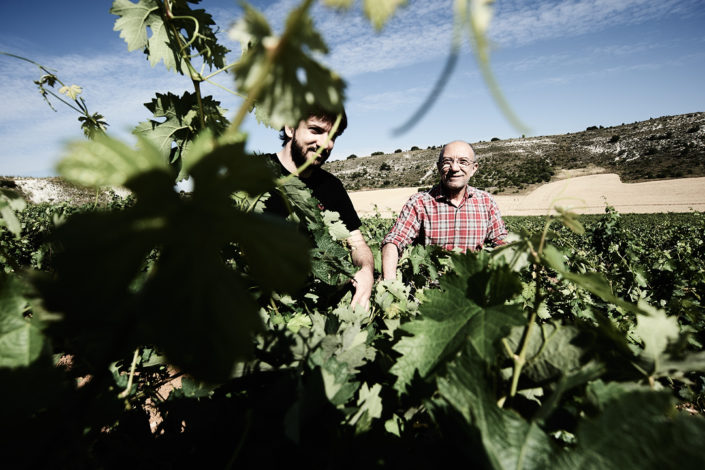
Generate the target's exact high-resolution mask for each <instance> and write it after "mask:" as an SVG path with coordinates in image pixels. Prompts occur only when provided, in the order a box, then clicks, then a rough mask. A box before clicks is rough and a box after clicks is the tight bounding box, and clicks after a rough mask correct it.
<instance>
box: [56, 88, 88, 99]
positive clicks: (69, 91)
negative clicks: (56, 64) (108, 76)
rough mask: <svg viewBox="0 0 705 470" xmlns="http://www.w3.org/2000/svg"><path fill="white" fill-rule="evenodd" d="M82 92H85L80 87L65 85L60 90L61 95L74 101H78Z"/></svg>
mask: <svg viewBox="0 0 705 470" xmlns="http://www.w3.org/2000/svg"><path fill="white" fill-rule="evenodd" d="M82 91H83V89H82V88H81V87H80V86H78V85H71V86H66V85H64V86H62V87H61V88H59V93H61V94H62V95H66V96H68V97H69V98H71V99H72V100H76V98H77V97H78V95H80V94H81V92H82Z"/></svg>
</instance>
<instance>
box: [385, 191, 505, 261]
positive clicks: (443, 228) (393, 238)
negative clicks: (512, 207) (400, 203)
mask: <svg viewBox="0 0 705 470" xmlns="http://www.w3.org/2000/svg"><path fill="white" fill-rule="evenodd" d="M506 235H507V229H506V227H505V226H504V222H503V221H502V216H501V214H500V213H499V207H498V206H497V203H496V202H495V200H494V199H493V198H492V196H491V195H490V193H488V192H485V191H480V190H479V189H476V188H473V187H472V186H467V190H466V191H465V198H464V199H463V201H462V202H461V203H460V205H459V206H458V207H455V206H454V205H453V204H452V203H451V202H450V199H448V197H447V196H446V195H445V194H444V192H443V190H442V188H441V186H440V185H436V186H434V187H433V188H432V189H431V190H430V191H427V192H422V193H416V194H414V195H413V196H411V198H409V200H408V201H407V203H406V204H405V205H404V207H403V208H402V210H401V213H400V214H399V217H398V218H397V221H396V223H395V224H394V227H392V230H391V231H390V232H389V234H388V235H387V236H386V237H384V241H383V242H382V245H385V244H387V243H393V244H394V245H396V246H397V249H398V250H399V253H401V252H402V251H403V250H404V248H406V246H407V245H409V243H412V242H417V243H422V244H424V245H439V246H442V247H443V248H445V249H446V250H452V249H453V248H460V249H461V250H462V251H466V250H471V251H476V250H479V249H481V248H482V246H483V245H484V244H485V243H488V244H490V245H494V246H496V245H502V244H504V242H503V239H504V237H505V236H506Z"/></svg>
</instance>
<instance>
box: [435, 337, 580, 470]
mask: <svg viewBox="0 0 705 470" xmlns="http://www.w3.org/2000/svg"><path fill="white" fill-rule="evenodd" d="M484 370H485V366H484V364H483V363H482V361H481V360H480V359H479V357H478V355H477V351H476V350H475V349H474V348H473V347H472V345H471V344H469V343H468V344H467V346H466V348H465V349H464V350H463V354H462V355H461V356H460V357H459V358H458V359H456V360H455V361H453V362H452V363H450V364H449V365H448V371H447V373H446V374H445V375H444V376H442V377H439V378H438V379H437V383H438V391H439V393H440V394H441V396H442V397H443V398H444V399H445V400H447V401H448V403H450V404H451V405H452V406H453V408H455V409H456V410H457V411H458V412H459V413H460V415H461V416H462V417H463V418H464V419H465V421H466V422H467V424H468V425H470V426H472V427H473V428H475V429H476V430H477V431H479V433H478V434H479V436H480V437H479V438H480V439H481V441H482V445H483V447H484V450H485V454H486V456H487V459H488V461H489V462H490V464H491V467H492V468H536V469H538V468H547V465H546V464H547V463H548V461H549V459H550V457H551V456H552V454H553V453H554V452H555V449H554V447H553V445H552V444H551V441H550V438H549V437H548V435H546V433H545V432H544V431H543V430H542V429H541V428H540V427H539V426H538V425H537V424H536V423H533V422H531V423H530V422H527V421H525V420H524V419H522V418H521V416H519V415H518V414H515V413H513V412H511V411H508V410H503V409H501V408H499V407H498V406H497V404H496V403H495V400H494V397H493V396H491V391H492V388H493V387H492V382H491V381H490V380H489V379H488V378H487V377H486V376H485V373H484ZM576 468H577V467H576Z"/></svg>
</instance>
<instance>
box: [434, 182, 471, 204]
mask: <svg viewBox="0 0 705 470" xmlns="http://www.w3.org/2000/svg"><path fill="white" fill-rule="evenodd" d="M474 189H475V188H473V187H472V186H470V185H466V186H465V197H464V200H467V199H468V198H471V197H472V196H473V195H474V194H475V191H474ZM429 194H430V195H431V196H432V197H433V198H434V199H435V200H437V201H447V200H448V194H447V193H446V191H445V188H444V187H443V185H442V184H440V183H439V184H437V185H435V186H434V187H433V188H431V190H430V191H429Z"/></svg>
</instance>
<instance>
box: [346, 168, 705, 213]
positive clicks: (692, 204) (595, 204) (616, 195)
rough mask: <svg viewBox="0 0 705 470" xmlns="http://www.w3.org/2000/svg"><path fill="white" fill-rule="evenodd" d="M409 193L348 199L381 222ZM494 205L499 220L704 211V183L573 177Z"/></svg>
mask: <svg viewBox="0 0 705 470" xmlns="http://www.w3.org/2000/svg"><path fill="white" fill-rule="evenodd" d="M578 174H579V173H578ZM564 176H569V175H564ZM415 192H416V188H396V189H380V190H374V191H357V192H351V193H350V198H351V199H352V201H353V205H354V206H355V209H357V212H358V214H360V215H361V216H369V215H373V214H374V212H375V206H377V208H378V210H379V212H380V213H381V214H382V215H383V216H386V217H396V215H397V214H398V213H399V210H400V209H401V207H402V206H403V205H404V203H405V202H406V200H407V199H408V198H409V196H411V195H412V194H414V193H415ZM495 199H496V201H497V204H499V208H500V211H501V212H502V215H546V214H548V213H549V211H550V210H551V207H552V206H560V207H564V208H570V209H572V210H573V211H574V212H577V213H581V214H597V213H602V212H604V210H605V205H606V204H610V205H612V206H614V208H615V209H617V211H618V212H622V213H652V212H690V211H705V178H683V179H676V180H665V181H649V182H646V183H632V184H625V183H622V182H621V181H620V180H619V176H617V175H615V174H596V175H586V176H573V177H568V178H566V179H561V180H559V181H553V182H551V183H547V184H544V185H542V186H540V187H538V188H536V189H534V190H533V191H532V192H530V193H528V194H525V195H517V196H495Z"/></svg>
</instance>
